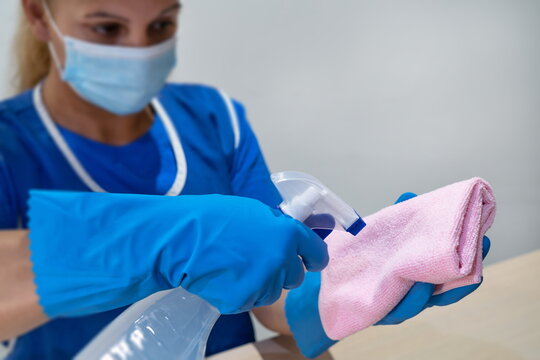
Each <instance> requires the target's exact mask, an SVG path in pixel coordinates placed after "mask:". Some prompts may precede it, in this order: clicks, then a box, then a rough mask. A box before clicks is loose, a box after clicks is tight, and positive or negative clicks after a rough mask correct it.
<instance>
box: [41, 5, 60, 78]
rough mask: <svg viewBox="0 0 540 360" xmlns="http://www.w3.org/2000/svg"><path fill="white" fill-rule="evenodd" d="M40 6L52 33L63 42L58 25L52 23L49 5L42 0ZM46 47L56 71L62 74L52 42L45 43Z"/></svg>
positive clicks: (54, 22) (58, 58)
mask: <svg viewBox="0 0 540 360" xmlns="http://www.w3.org/2000/svg"><path fill="white" fill-rule="evenodd" d="M41 4H42V6H43V9H44V10H45V15H46V16H47V19H48V20H49V23H50V25H51V26H52V28H53V30H54V32H55V33H56V35H58V37H59V38H60V39H62V40H63V39H64V35H63V34H62V32H61V31H60V28H59V27H58V24H57V23H56V21H54V18H53V16H52V13H51V10H50V8H49V5H47V3H46V1H45V0H42V1H41ZM47 46H48V47H49V51H50V53H51V55H52V58H53V61H54V63H55V65H56V68H57V69H58V71H60V73H62V72H63V71H64V69H63V67H62V64H61V63H60V57H59V56H58V53H57V52H56V49H55V48H54V46H53V44H52V41H50V40H49V42H48V43H47ZM64 46H65V41H64Z"/></svg>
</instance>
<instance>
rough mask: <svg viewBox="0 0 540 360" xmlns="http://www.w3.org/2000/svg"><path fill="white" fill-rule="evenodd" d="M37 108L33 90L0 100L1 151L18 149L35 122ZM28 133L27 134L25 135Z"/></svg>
mask: <svg viewBox="0 0 540 360" xmlns="http://www.w3.org/2000/svg"><path fill="white" fill-rule="evenodd" d="M34 114H35V109H34V105H33V101H32V90H28V91H25V92H22V93H20V94H18V95H15V96H13V97H11V98H8V99H5V100H2V101H0V152H4V153H5V152H9V151H18V150H20V149H19V148H21V147H24V144H23V143H24V142H23V141H22V138H24V137H25V136H26V135H27V134H26V133H27V132H28V130H29V128H31V126H29V124H28V123H29V122H30V123H31V122H33V119H30V117H34V116H35V115H34ZM25 134H26V135H25Z"/></svg>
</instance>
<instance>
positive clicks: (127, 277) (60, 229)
mask: <svg viewBox="0 0 540 360" xmlns="http://www.w3.org/2000/svg"><path fill="white" fill-rule="evenodd" d="M29 218H30V223H29V227H30V234H29V237H30V250H31V253H32V255H31V260H32V262H33V271H34V274H35V283H36V285H37V292H38V295H39V299H40V304H41V305H42V307H43V309H44V311H45V313H46V314H47V315H48V316H49V317H51V318H52V317H56V316H79V315H86V314H91V313H97V312H103V311H107V310H110V309H114V308H118V307H121V306H124V305H128V304H131V303H133V302H135V301H137V300H139V299H142V298H144V297H146V296H148V295H150V294H152V293H154V292H157V291H160V290H164V289H169V288H173V287H178V286H181V287H183V288H184V289H186V290H188V291H189V292H191V293H193V294H196V295H199V296H200V297H202V298H203V299H205V300H207V301H208V302H209V303H211V304H212V305H214V306H215V307H217V308H218V309H219V311H220V312H221V313H223V314H230V313H238V312H243V311H247V310H249V309H251V308H253V307H255V306H262V305H269V304H271V303H273V302H274V301H276V300H277V299H278V298H279V297H280V295H281V292H282V289H283V288H294V287H297V286H299V285H300V284H301V283H302V281H303V278H304V268H303V265H305V266H306V267H307V269H308V270H310V271H320V270H321V269H323V268H324V267H325V266H326V265H327V263H328V253H327V249H326V244H325V243H324V242H323V241H322V240H321V239H320V237H318V236H317V235H316V234H315V233H314V232H313V231H311V230H310V229H309V228H308V227H306V226H305V225H303V224H302V223H300V222H298V221H296V220H294V219H293V218H291V217H289V216H287V215H283V213H281V212H280V211H279V210H276V209H272V208H270V207H268V206H266V205H264V204H263V203H262V202H260V201H258V200H253V199H249V198H243V197H236V196H224V195H196V196H188V195H184V196H178V197H166V196H152V195H127V194H98V193H75V192H55V191H32V192H31V196H30V200H29ZM299 256H300V257H301V258H299ZM302 260H303V263H302Z"/></svg>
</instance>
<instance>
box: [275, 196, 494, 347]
mask: <svg viewBox="0 0 540 360" xmlns="http://www.w3.org/2000/svg"><path fill="white" fill-rule="evenodd" d="M415 196H416V195H415V194H413V193H405V194H403V195H401V196H400V198H399V199H398V200H397V201H396V204H397V203H399V202H402V201H405V200H408V199H411V198H413V197H415ZM315 232H316V233H317V234H319V236H320V237H321V238H323V239H324V238H326V236H328V235H329V234H330V231H328V230H318V229H317V230H315ZM483 240H484V241H483V254H482V255H483V256H484V257H485V256H486V255H487V252H488V251H489V247H490V241H489V239H488V238H487V237H484V239H483ZM320 286H321V274H320V273H319V272H314V273H307V274H306V277H305V280H304V282H303V283H302V285H301V286H300V287H299V288H297V289H294V290H292V291H290V292H289V294H288V295H287V298H286V301H285V314H286V317H287V322H288V324H289V328H290V330H291V332H292V333H293V336H294V338H295V340H296V344H297V346H298V348H299V349H300V351H301V352H302V354H303V355H304V356H306V357H308V358H314V357H317V356H319V355H320V354H322V353H323V352H324V351H326V350H327V349H328V348H330V347H331V346H332V345H334V344H336V343H337V341H336V340H332V339H330V338H329V337H328V336H327V335H326V333H325V331H324V328H323V325H322V321H321V317H320V314H319V305H318V301H319V291H320ZM478 286H480V284H474V285H468V286H463V287H460V288H456V289H452V290H450V291H447V292H444V293H442V294H439V295H435V296H433V291H434V289H435V285H433V284H428V283H415V284H414V285H413V287H412V288H411V289H410V290H409V292H408V293H407V295H406V296H405V297H404V298H403V299H402V300H401V302H400V303H399V304H398V305H397V306H396V307H395V308H394V309H393V310H392V311H391V312H390V313H389V314H388V315H387V316H386V317H384V318H383V319H382V320H381V321H379V322H378V323H377V324H375V325H390V324H399V323H401V322H403V321H405V320H407V319H410V318H412V317H414V316H416V315H418V314H419V313H420V312H421V311H422V310H424V309H426V308H428V307H431V306H434V305H437V306H443V305H449V304H452V303H455V302H456V301H459V300H461V299H462V298H463V297H465V296H467V295H469V294H470V293H471V292H473V291H474V290H476V289H477V288H478Z"/></svg>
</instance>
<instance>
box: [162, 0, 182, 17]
mask: <svg viewBox="0 0 540 360" xmlns="http://www.w3.org/2000/svg"><path fill="white" fill-rule="evenodd" d="M181 8H182V4H181V3H180V1H178V2H176V3H175V4H174V5H172V6H169V7H168V8H166V9H165V10H163V11H162V12H161V13H159V16H162V15H165V14H166V13H168V12H171V11H174V10H179V9H181Z"/></svg>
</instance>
